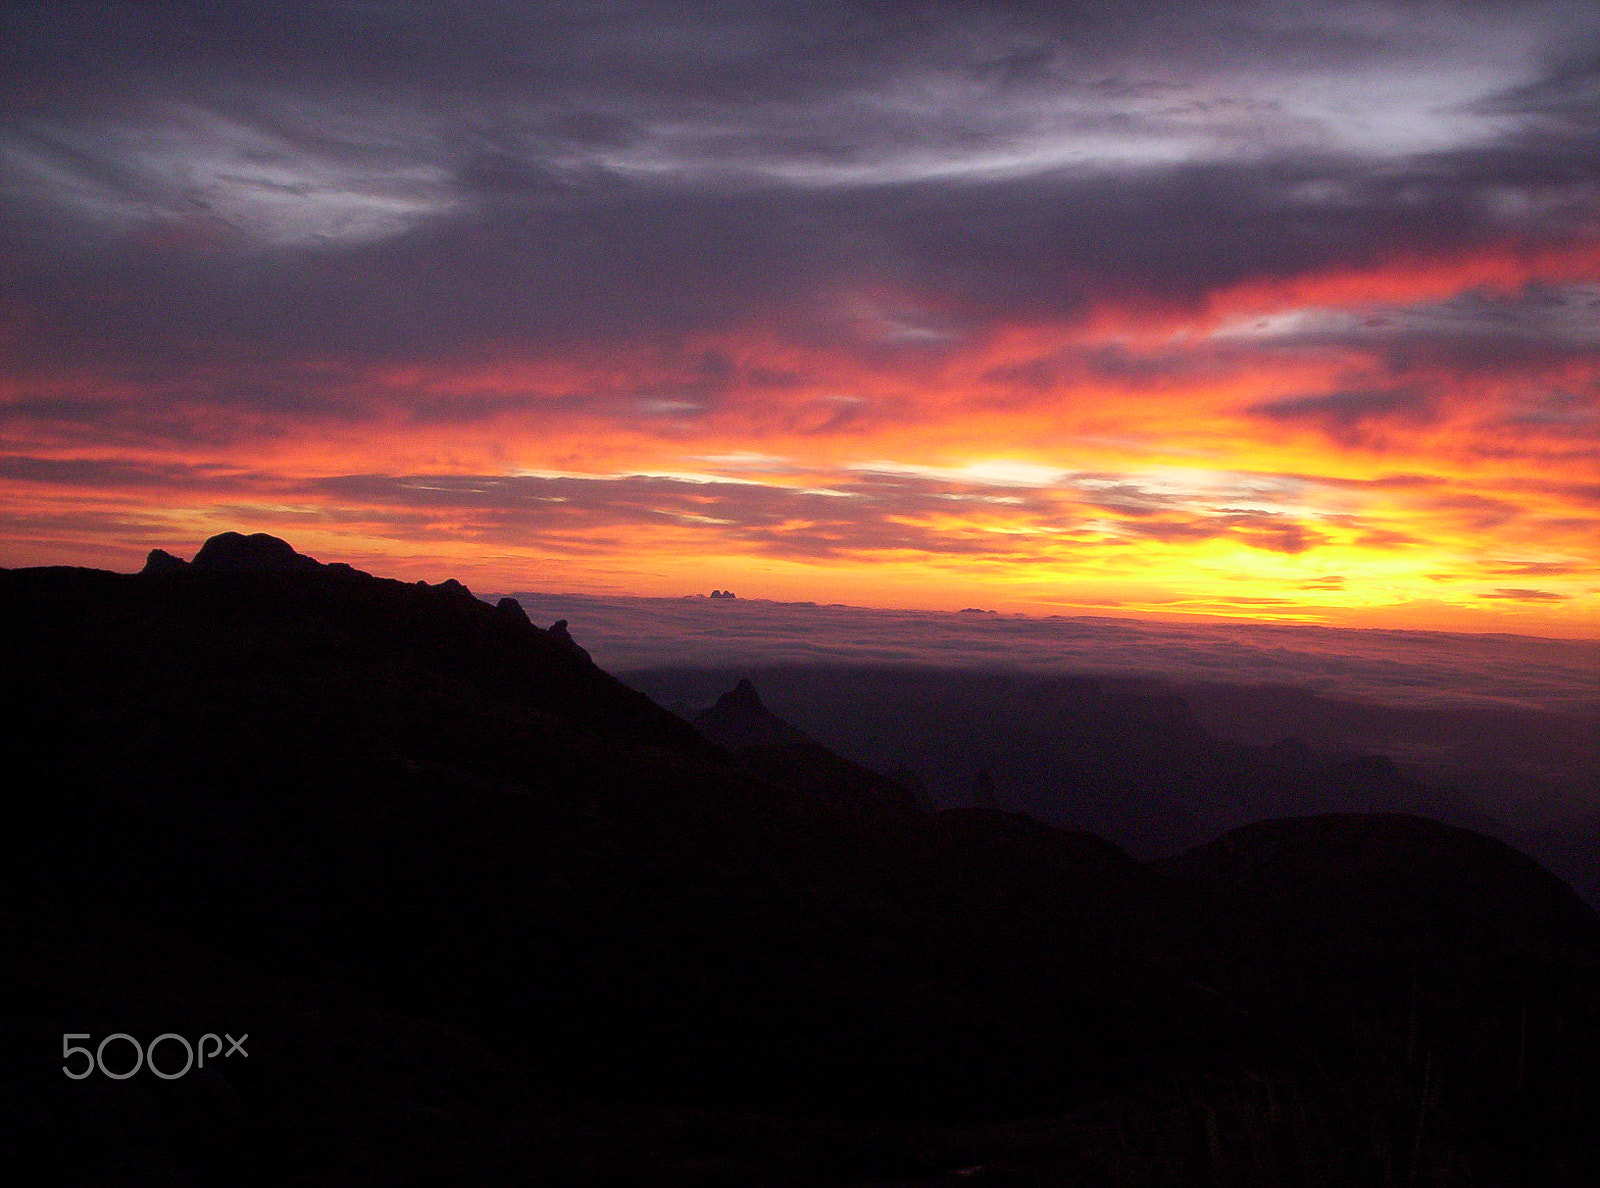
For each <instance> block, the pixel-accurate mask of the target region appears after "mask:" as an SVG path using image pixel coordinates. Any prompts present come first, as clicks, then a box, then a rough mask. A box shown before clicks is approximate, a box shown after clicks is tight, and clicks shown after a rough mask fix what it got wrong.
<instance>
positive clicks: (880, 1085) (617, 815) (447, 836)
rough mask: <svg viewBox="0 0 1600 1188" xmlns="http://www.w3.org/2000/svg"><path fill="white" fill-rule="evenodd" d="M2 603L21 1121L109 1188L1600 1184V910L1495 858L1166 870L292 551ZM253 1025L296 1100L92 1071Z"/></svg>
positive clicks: (1500, 849)
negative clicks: (73, 1065)
mask: <svg viewBox="0 0 1600 1188" xmlns="http://www.w3.org/2000/svg"><path fill="white" fill-rule="evenodd" d="M0 607H3V613H4V623H5V624H6V655H5V657H4V659H5V663H4V664H3V665H0V689H3V692H4V694H5V698H4V701H5V704H6V705H8V706H10V707H11V708H10V709H9V710H8V711H7V713H6V716H5V719H4V724H3V726H4V736H3V739H0V745H3V746H4V754H5V755H6V756H7V767H8V769H9V770H10V771H11V772H13V773H14V779H13V781H12V785H11V789H12V790H11V793H10V796H9V798H8V808H9V809H10V813H9V821H8V828H7V829H6V830H5V832H4V841H5V847H6V849H5V853H4V855H3V859H4V886H5V888H6V896H5V900H4V904H5V933H4V938H5V952H4V954H3V955H0V956H3V958H4V968H5V969H6V970H7V978H8V983H9V984H8V993H7V995H6V996H5V1000H4V1007H3V1010H4V1016H3V1023H4V1030H3V1032H0V1048H3V1068H4V1069H5V1074H4V1078H3V1081H0V1092H3V1093H4V1098H3V1104H4V1106H5V1109H4V1111H3V1115H4V1121H3V1125H4V1127H5V1128H6V1132H7V1134H6V1137H7V1138H8V1139H9V1140H10V1149H11V1150H13V1151H23V1152H28V1153H29V1154H31V1155H33V1156H34V1158H35V1160H36V1161H42V1162H39V1163H38V1165H39V1166H41V1167H48V1168H49V1169H50V1170H51V1174H52V1176H53V1178H54V1179H56V1180H58V1181H60V1182H95V1183H122V1184H145V1183H157V1182H159V1183H178V1184H185V1183H188V1184H210V1183H216V1182H229V1183H240V1184H289V1183H295V1184H307V1183H356V1182H359V1183H365V1184H395V1185H399V1184H417V1183H437V1184H496V1183H507V1184H510V1183H530V1182H531V1183H551V1184H557V1183H559V1184H615V1183H638V1184H754V1183H762V1184H778V1183H784V1184H867V1183H878V1184H883V1183H899V1184H933V1183H944V1182H950V1183H956V1182H961V1183H987V1184H1024V1183H1029V1184H1031V1183H1038V1182H1062V1183H1074V1182H1082V1183H1095V1184H1108V1185H1123V1184H1126V1185H1132V1184H1142V1183H1212V1184H1226V1185H1233V1184H1239V1185H1245V1184H1288V1183H1330V1184H1331V1183H1337V1184H1346V1183H1350V1184H1353V1183H1373V1184H1382V1183H1393V1184H1401V1183H1405V1184H1440V1185H1443V1184H1457V1183H1485V1184H1499V1183H1504V1184H1511V1183H1539V1184H1546V1185H1549V1184H1573V1185H1577V1184H1585V1185H1587V1184H1589V1183H1592V1182H1594V1176H1595V1174H1596V1172H1597V1171H1600V1142H1597V1140H1596V1138H1595V1135H1594V1133H1593V1125H1592V1124H1593V1119H1594V1117H1596V1116H1600V1084H1597V1079H1596V1075H1595V1071H1594V1070H1595V1069H1596V1068H1597V1067H1600V1007H1597V1003H1600V997H1597V993H1596V991H1597V979H1600V919H1597V918H1596V916H1595V914H1594V913H1593V912H1592V911H1591V910H1590V909H1589V908H1588V907H1586V906H1585V905H1584V904H1583V903H1582V902H1581V901H1580V900H1579V899H1578V898H1577V897H1576V896H1575V895H1574V894H1573V893H1572V892H1571V890H1570V889H1569V888H1568V887H1566V886H1565V885H1564V884H1563V883H1562V882H1561V881H1560V880H1559V879H1557V878H1555V877H1554V876H1552V875H1551V874H1549V873H1548V872H1547V871H1545V870H1544V869H1542V868H1541V867H1540V866H1538V865H1537V864H1536V863H1535V862H1533V861H1532V860H1531V859H1529V858H1527V857H1525V856H1524V855H1522V854H1520V853H1518V852H1517V851H1515V850H1513V849H1511V848H1509V847H1508V846H1506V845H1504V844H1502V843H1500V842H1497V841H1493V840H1491V839H1489V838H1487V837H1485V836H1483V835H1482V834H1480V833H1477V832H1473V831H1470V830H1467V829H1462V828H1459V827H1456V826H1453V825H1449V824H1444V823H1440V822H1438V821H1434V820H1430V819H1427V818H1426V817H1424V816H1420V815H1417V814H1415V813H1382V814H1351V813H1342V814H1321V815H1310V816H1302V817H1298V818H1295V819H1291V820H1276V821H1264V822H1260V823H1255V824H1250V825H1248V826H1246V827H1244V828H1241V829H1236V830H1234V831H1232V832H1229V833H1227V834H1226V835H1225V836H1223V837H1221V838H1220V839H1216V840H1209V841H1208V842H1207V844H1204V845H1200V846H1198V847H1197V848H1194V849H1191V850H1189V851H1188V852H1187V853H1185V854H1183V855H1182V856H1180V857H1176V858H1172V859H1169V860H1166V861H1163V862H1160V863H1155V864H1146V863H1141V862H1139V861H1136V860H1135V859H1134V858H1132V857H1130V856H1129V855H1128V853H1127V852H1126V851H1125V850H1123V849H1121V848H1119V847H1118V846H1117V845H1114V844H1112V843H1111V842H1108V841H1105V840H1102V839H1101V838H1099V837H1097V836H1095V835H1094V834H1092V833H1089V832H1083V831H1078V830H1071V829H1064V828H1061V827H1058V826H1054V825H1051V824H1047V823H1043V822H1041V821H1039V820H1037V819H1034V818H1032V817H1030V816H1027V815H1024V814H1022V813H1018V812H1006V811H1001V810H1000V809H999V808H997V807H993V806H992V805H987V804H986V805H983V806H979V807H968V808H955V809H947V810H944V811H933V810H931V809H929V808H927V807H923V803H924V802H925V801H926V799H927V792H926V789H925V788H924V789H922V790H921V792H920V794H919V790H918V788H917V787H916V786H915V785H916V783H917V779H916V778H913V777H914V776H915V773H908V774H907V775H906V776H905V777H904V778H901V779H899V780H895V779H890V778H888V777H886V776H884V775H880V774H878V773H877V772H875V771H873V770H871V769H870V767H869V766H865V765H862V764H861V763H859V762H855V761H851V760H848V759H845V758H842V757H840V756H839V755H837V754H834V753H833V752H831V751H829V750H827V749H826V748H824V747H822V746H821V745H819V744H818V743H817V742H816V741H815V740H814V739H813V738H812V737H811V736H810V735H809V734H808V733H807V732H806V731H803V730H801V729H799V728H797V727H795V726H793V725H790V724H788V723H787V722H785V721H783V720H782V719H781V718H779V717H777V716H776V715H774V714H772V713H771V711H770V710H768V709H767V708H766V707H765V706H764V705H763V704H762V701H761V698H760V696H759V695H758V694H757V693H756V691H755V689H754V687H753V686H751V685H749V684H743V685H735V686H734V687H733V688H732V689H731V690H730V691H728V692H727V695H726V696H724V697H723V698H722V699H721V700H720V701H718V702H717V704H716V705H715V706H713V707H712V708H710V709H708V710H706V711H705V712H704V713H703V714H701V715H700V717H699V718H698V719H697V725H698V726H699V727H700V729H699V730H697V729H696V728H695V727H694V726H691V725H690V724H689V723H687V722H685V721H684V720H683V719H681V718H679V717H676V716H674V715H673V714H671V713H668V712H667V711H666V710H664V709H662V708H660V707H659V706H658V705H657V704H655V703H654V702H652V701H651V700H650V699H649V698H647V697H645V696H644V695H643V694H642V693H639V692H636V691H635V690H634V689H631V688H629V687H627V686H626V685H624V684H623V683H621V682H620V681H618V680H616V679H615V678H613V677H612V676H610V675H608V674H607V673H605V672H604V671H602V670H601V669H600V668H598V667H597V666H596V665H595V664H594V663H593V662H592V661H591V660H590V659H589V657H588V656H587V654H586V653H585V652H584V651H583V649H582V648H581V647H580V646H579V644H578V643H577V642H575V641H574V639H573V636H572V635H571V634H570V633H569V632H568V630H567V627H566V625H565V624H560V625H558V627H556V628H551V629H545V628H541V627H539V626H536V625H534V624H533V623H531V622H530V621H529V620H528V618H527V616H526V615H525V614H523V612H522V610H521V607H520V606H519V605H518V604H517V603H515V602H514V601H512V600H509V599H507V600H502V602H501V603H500V604H499V605H498V606H490V605H489V604H487V603H485V602H483V601H480V600H479V599H477V598H475V597H473V596H472V595H471V593H470V592H469V591H468V590H466V589H465V588H464V587H463V586H461V585H460V584H459V583H456V582H453V581H445V582H441V583H440V584H438V585H428V584H426V583H417V584H407V583H402V582H397V581H392V580H387V579H382V578H376V577H372V576H370V575H367V574H363V573H361V572H359V571H356V570H354V569H351V568H349V567H348V566H342V565H337V564H332V565H323V564H319V563H318V562H316V561H313V560H312V559H310V558H307V557H304V556H303V555H301V554H299V553H297V552H296V551H295V550H294V549H293V548H292V547H290V546H289V545H288V544H287V543H285V542H283V541H281V540H277V539H275V538H272V537H266V536H262V535H256V536H240V535H238V534H232V533H230V534H224V535H223V536H221V537H215V538H213V539H212V540H210V541H207V542H206V543H205V545H204V546H203V547H202V548H201V549H200V550H199V551H198V552H197V553H196V555H195V557H194V559H193V561H191V562H187V563H185V562H183V561H181V560H180V559H178V558H176V557H173V556H171V555H169V554H165V553H160V552H156V553H153V554H152V555H151V559H150V562H149V563H148V564H147V566H146V568H145V571H144V572H143V573H140V574H136V575H122V574H112V573H105V572H100V571H94V570H85V569H59V568H58V569H33V570H11V571H0ZM581 634H582V631H581V625H580V626H579V631H578V635H579V637H580V638H581ZM1106 704H1110V703H1106ZM869 708H870V707H863V712H864V713H865V712H867V711H868V709H869ZM953 712H954V711H953ZM982 725H983V724H982V722H981V721H979V720H973V721H970V722H969V723H968V729H970V730H972V731H978V730H980V729H981V728H982ZM1081 733H1082V737H1083V739H1084V742H1083V753H1084V754H1089V753H1091V752H1092V753H1094V754H1099V755H1102V756H1104V757H1105V761H1104V763H1093V764H1091V763H1086V762H1084V761H1083V760H1082V759H1081V757H1080V758H1077V759H1073V760H1072V761H1071V762H1069V763H1063V764H1062V765H1061V771H1062V773H1063V774H1062V776H1061V779H1062V780H1063V781H1068V782H1073V781H1075V784H1074V786H1077V787H1080V788H1082V789H1085V790H1087V792H1088V793H1093V792H1096V791H1097V790H1098V791H1104V790H1106V789H1108V788H1110V787H1111V786H1112V785H1110V784H1108V783H1107V782H1106V781H1107V778H1108V777H1107V776H1106V774H1105V773H1106V771H1107V770H1109V767H1110V766H1119V767H1120V768H1121V770H1122V771H1123V772H1124V773H1125V774H1124V776H1123V777H1122V778H1124V779H1125V780H1128V781H1147V782H1148V781H1151V780H1154V779H1156V777H1157V774H1159V773H1160V772H1162V771H1166V772H1168V773H1169V778H1180V779H1181V780H1182V781H1183V782H1184V786H1185V788H1186V789H1187V799H1186V801H1185V803H1196V802H1204V801H1205V798H1206V797H1207V796H1211V797H1213V798H1214V799H1215V798H1224V799H1226V798H1231V800H1230V803H1238V804H1254V803H1259V804H1261V805H1262V806H1263V807H1270V805H1271V804H1272V802H1273V796H1274V795H1276V794H1277V790H1278V789H1279V788H1281V787H1288V786H1293V787H1300V786H1302V785H1304V786H1315V784H1316V781H1315V780H1314V779H1311V777H1309V776H1304V773H1303V769H1305V768H1307V766H1308V765H1311V766H1314V764H1310V761H1309V760H1308V758H1307V756H1306V755H1305V754H1304V753H1302V752H1301V751H1299V750H1296V749H1294V748H1292V747H1290V748H1286V749H1283V750H1281V751H1280V752H1269V753H1267V754H1264V755H1262V754H1256V753H1253V752H1252V753H1251V755H1250V756H1249V757H1248V761H1245V760H1237V762H1236V763H1235V764H1234V766H1232V767H1230V766H1228V765H1227V764H1222V765H1220V766H1219V765H1218V764H1217V763H1213V762H1212V761H1211V758H1210V757H1208V756H1209V755H1210V752H1208V751H1207V749H1206V747H1205V746H1204V745H1202V743H1201V742H1198V741H1196V740H1197V739H1203V732H1200V731H1199V730H1198V728H1197V727H1196V726H1195V725H1194V724H1193V722H1192V721H1190V720H1189V719H1188V718H1187V716H1186V712H1185V710H1184V708H1183V707H1182V706H1181V703H1180V704H1177V705H1174V704H1169V703H1157V702H1150V703H1143V702H1140V703H1134V702H1129V703H1127V704H1126V706H1124V708H1123V710H1122V711H1119V712H1117V713H1107V714H1103V715H1101V716H1099V717H1097V718H1096V719H1095V720H1094V721H1092V722H1085V723H1084V724H1083V727H1082V732H1081ZM1186 740H1187V741H1186ZM912 741H913V742H914V741H915V740H912ZM1047 761H1048V759H1047V757H1045V756H1023V757H1021V758H1017V757H1013V758H1012V759H1011V760H1007V761H1006V762H1027V763H1045V762H1047ZM1006 762H1001V761H997V762H996V763H994V764H993V765H992V768H993V770H992V773H991V780H992V781H993V782H997V783H1002V784H1003V783H1004V781H1005V780H1006V779H1007V778H1008V776H1007V773H1008V771H1010V770H1011V768H1009V767H1007V766H1006ZM1241 765H1242V766H1241ZM1280 771H1281V772H1297V771H1299V772H1302V775H1300V776H1295V777H1294V778H1295V779H1300V780H1302V784H1293V782H1292V781H1290V783H1288V784H1285V783H1282V782H1281V781H1280V783H1277V784H1274V783H1272V780H1274V779H1278V777H1277V776H1274V775H1271V774H1270V773H1273V772H1280ZM1172 773H1177V774H1176V775H1173V774H1172ZM1283 778H1284V779H1285V780H1287V779H1288V778H1289V777H1283ZM1323 778H1330V779H1331V778H1334V776H1332V775H1329V774H1328V773H1325V772H1324V773H1322V774H1320V775H1318V776H1317V777H1316V779H1323ZM1337 778H1339V779H1341V780H1345V781H1351V780H1354V781H1357V782H1360V781H1367V782H1369V783H1370V784H1371V785H1372V786H1373V787H1375V788H1380V789H1385V788H1390V787H1393V786H1397V785H1395V783H1394V781H1395V780H1396V779H1397V778H1398V777H1397V776H1396V774H1395V773H1394V772H1393V771H1391V770H1390V769H1388V768H1385V767H1383V765H1382V764H1381V763H1378V762H1376V761H1374V762H1373V763H1371V764H1369V765H1368V766H1367V767H1362V768H1360V769H1356V770H1348V771H1343V772H1341V773H1338V775H1337ZM1208 781H1210V783H1208ZM1252 781H1255V782H1254V783H1252ZM1307 781H1309V782H1307ZM1241 788H1243V789H1244V792H1241ZM1246 793H1248V794H1249V795H1246ZM1251 796H1255V799H1254V800H1252V799H1251V798H1250V797H1251ZM1089 799H1092V797H1089ZM1085 802H1087V801H1085ZM224 1031H226V1032H228V1033H230V1034H233V1035H237V1034H240V1033H248V1035H249V1037H250V1041H249V1056H248V1059H244V1058H239V1059H236V1060H235V1061H233V1062H228V1061H223V1062H221V1063H217V1062H213V1063H212V1064H211V1065H208V1066H207V1067H206V1068H205V1069H203V1070H195V1071H194V1072H193V1073H191V1074H187V1075H184V1076H181V1077H178V1078H174V1079H170V1080H165V1079H161V1078H160V1077H158V1076H153V1075H151V1074H150V1072H149V1070H148V1069H146V1070H144V1071H140V1072H138V1073H137V1074H135V1075H133V1076H131V1077H129V1078H128V1079H125V1080H117V1079H113V1078H112V1077H109V1076H105V1075H102V1074H100V1073H98V1072H96V1073H95V1074H93V1075H91V1076H90V1077H88V1078H86V1079H84V1080H73V1079H70V1078H68V1077H67V1076H66V1075H65V1074H64V1073H63V1071H62V1065H63V1055H64V1054H63V1043H64V1041H63V1036H64V1035H77V1036H84V1035H87V1036H89V1037H91V1039H90V1040H89V1041H87V1042H98V1041H99V1040H100V1039H102V1038H103V1037H106V1036H110V1035H114V1034H118V1033H120V1034H122V1035H125V1036H129V1037H132V1038H131V1040H128V1041H122V1040H119V1041H118V1043H119V1044H126V1043H130V1042H134V1041H142V1042H146V1043H147V1042H148V1041H150V1040H152V1039H154V1038H155V1037H156V1036H158V1035H164V1034H168V1033H170V1034H174V1035H180V1036H199V1035H201V1034H203V1033H220V1032H224ZM65 1042H66V1043H69V1044H70V1043H71V1042H73V1041H71V1040H67V1041H65ZM109 1051H110V1049H108V1052H109ZM119 1067H120V1066H119ZM958 1173H959V1174H958Z"/></svg>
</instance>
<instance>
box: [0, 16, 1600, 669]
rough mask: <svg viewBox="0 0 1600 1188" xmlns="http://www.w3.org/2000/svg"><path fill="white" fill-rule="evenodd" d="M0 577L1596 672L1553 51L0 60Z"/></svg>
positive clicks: (1206, 22) (22, 54)
mask: <svg viewBox="0 0 1600 1188" xmlns="http://www.w3.org/2000/svg"><path fill="white" fill-rule="evenodd" d="M0 197H3V200H0V259H3V260H4V262H5V263H4V267H3V268H0V564H4V565H10V566H16V565H37V564H83V565H96V566H102V567H107V568H118V569H133V568H137V566H138V565H139V564H140V563H141V561H142V559H143V555H144V553H145V551H146V550H147V549H149V548H151V547H163V548H167V549H169V550H171V551H173V552H177V553H180V554H182V555H191V554H192V553H193V551H194V549H195V547H196V546H197V544H198V542H199V541H200V540H202V539H203V538H205V537H206V536H209V535H211V534H213V533H215V532H219V531H224V530H229V529H232V530H240V531H247V532H249V531H266V532H272V533H275V534H277V535H280V536H283V537H285V538H287V539H289V540H290V541H291V542H292V543H294V544H295V546H296V547H298V548H300V549H301V550H302V551H304V552H308V553H310V554H312V555H314V556H317V557H319V558H321V559H324V560H344V561H349V562H351V563H354V564H357V565H358V566H360V567H362V568H367V569H371V570H373V571H374V572H378V573H383V574H390V575H394V576H401V577H422V578H428V579H429V580H439V579H440V578H442V577H445V576H455V577H458V578H460V579H461V580H463V581H466V582H467V583H468V584H469V585H471V586H473V587H474V588H476V589H500V590H527V589H536V590H556V591H573V592H578V593H588V594H591V595H649V596H663V595H682V594H686V593H689V592H693V591H699V592H702V593H704V592H707V591H709V590H710V589H712V588H714V587H715V588H723V589H732V590H734V591H735V592H737V593H738V594H740V595H741V596H742V597H752V596H754V597H759V598H767V599H775V600H787V601H803V600H814V601H818V602H844V603H852V604H856V605H860V606H865V607H915V608H926V609H931V610H941V611H956V610H959V609H961V608H963V607H967V606H979V607H983V608H986V609H996V610H1000V611H1005V612H1026V613H1029V614H1032V615H1049V614H1052V613H1058V614H1065V615H1086V614H1087V615H1093V614H1102V615H1110V616H1118V617H1125V618H1126V617H1131V618H1168V619H1184V618H1187V617H1197V616H1209V617H1212V618H1217V617H1222V618H1229V619H1241V620H1256V621H1268V622H1279V623H1286V624H1310V625H1317V624H1321V625H1329V626H1347V627H1363V628H1382V629H1397V628H1403V629H1420V630H1429V631H1454V632H1472V633H1494V632H1511V633H1520V634H1531V635H1543V636H1553V637H1587V638H1594V637H1600V398H1597V397H1600V8H1597V7H1596V6H1594V5H1593V4H1592V3H1589V2H1574V3H1567V2H1560V3H1509V2H1504V3H1502V2H1483V3H1430V2H1428V0H1422V2H1416V3H1404V4H1385V3H1345V2H1342V0H1334V2H1333V3H1321V2H1319V3H1315V4H1312V3H1298V2H1296V3H1290V2H1284V0H1274V2H1270V3H1269V2H1261V3H1253V2H1248V0H1200V2H1196V3H1186V4H1181V5H1180V4H1171V3H1159V4H1158V3H1149V2H1147V0H1123V2H1121V3H1117V4H1110V3H1104V2H1103V0H1095V2H1082V3H1079V2H1073V0H1065V2H1063V0H1051V2H1048V3H1046V2H1043V0H1039V2H1033V0H1017V2H1012V3H1006V2H1000V0H960V2H957V3H938V2H935V3H910V2H904V0H897V2H893V3H890V2H869V0H809V2H806V3H798V2H790V0H752V2H749V3H719V2H708V3H698V4H693V5H689V4H681V3H678V4H667V3H657V2H650V0H638V2H633V3H620V2H619V3H598V2H597V3H588V2H573V3H563V4H536V3H512V2H509V0H499V2H497V0H470V2H460V3H404V2H396V3H369V2H360V3H357V2H353V0H348V2H335V0H273V2H272V3H270V4H268V3H263V2H258V0H231V2H230V3H227V4H212V5H205V4H196V3H188V2H184V3H180V2H177V0H169V2H157V3H141V4H131V3H116V2H103V3H93V2H87V3H74V4H61V3H27V2H18V0H10V2H9V3H7V4H5V5H4V6H3V7H0Z"/></svg>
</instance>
